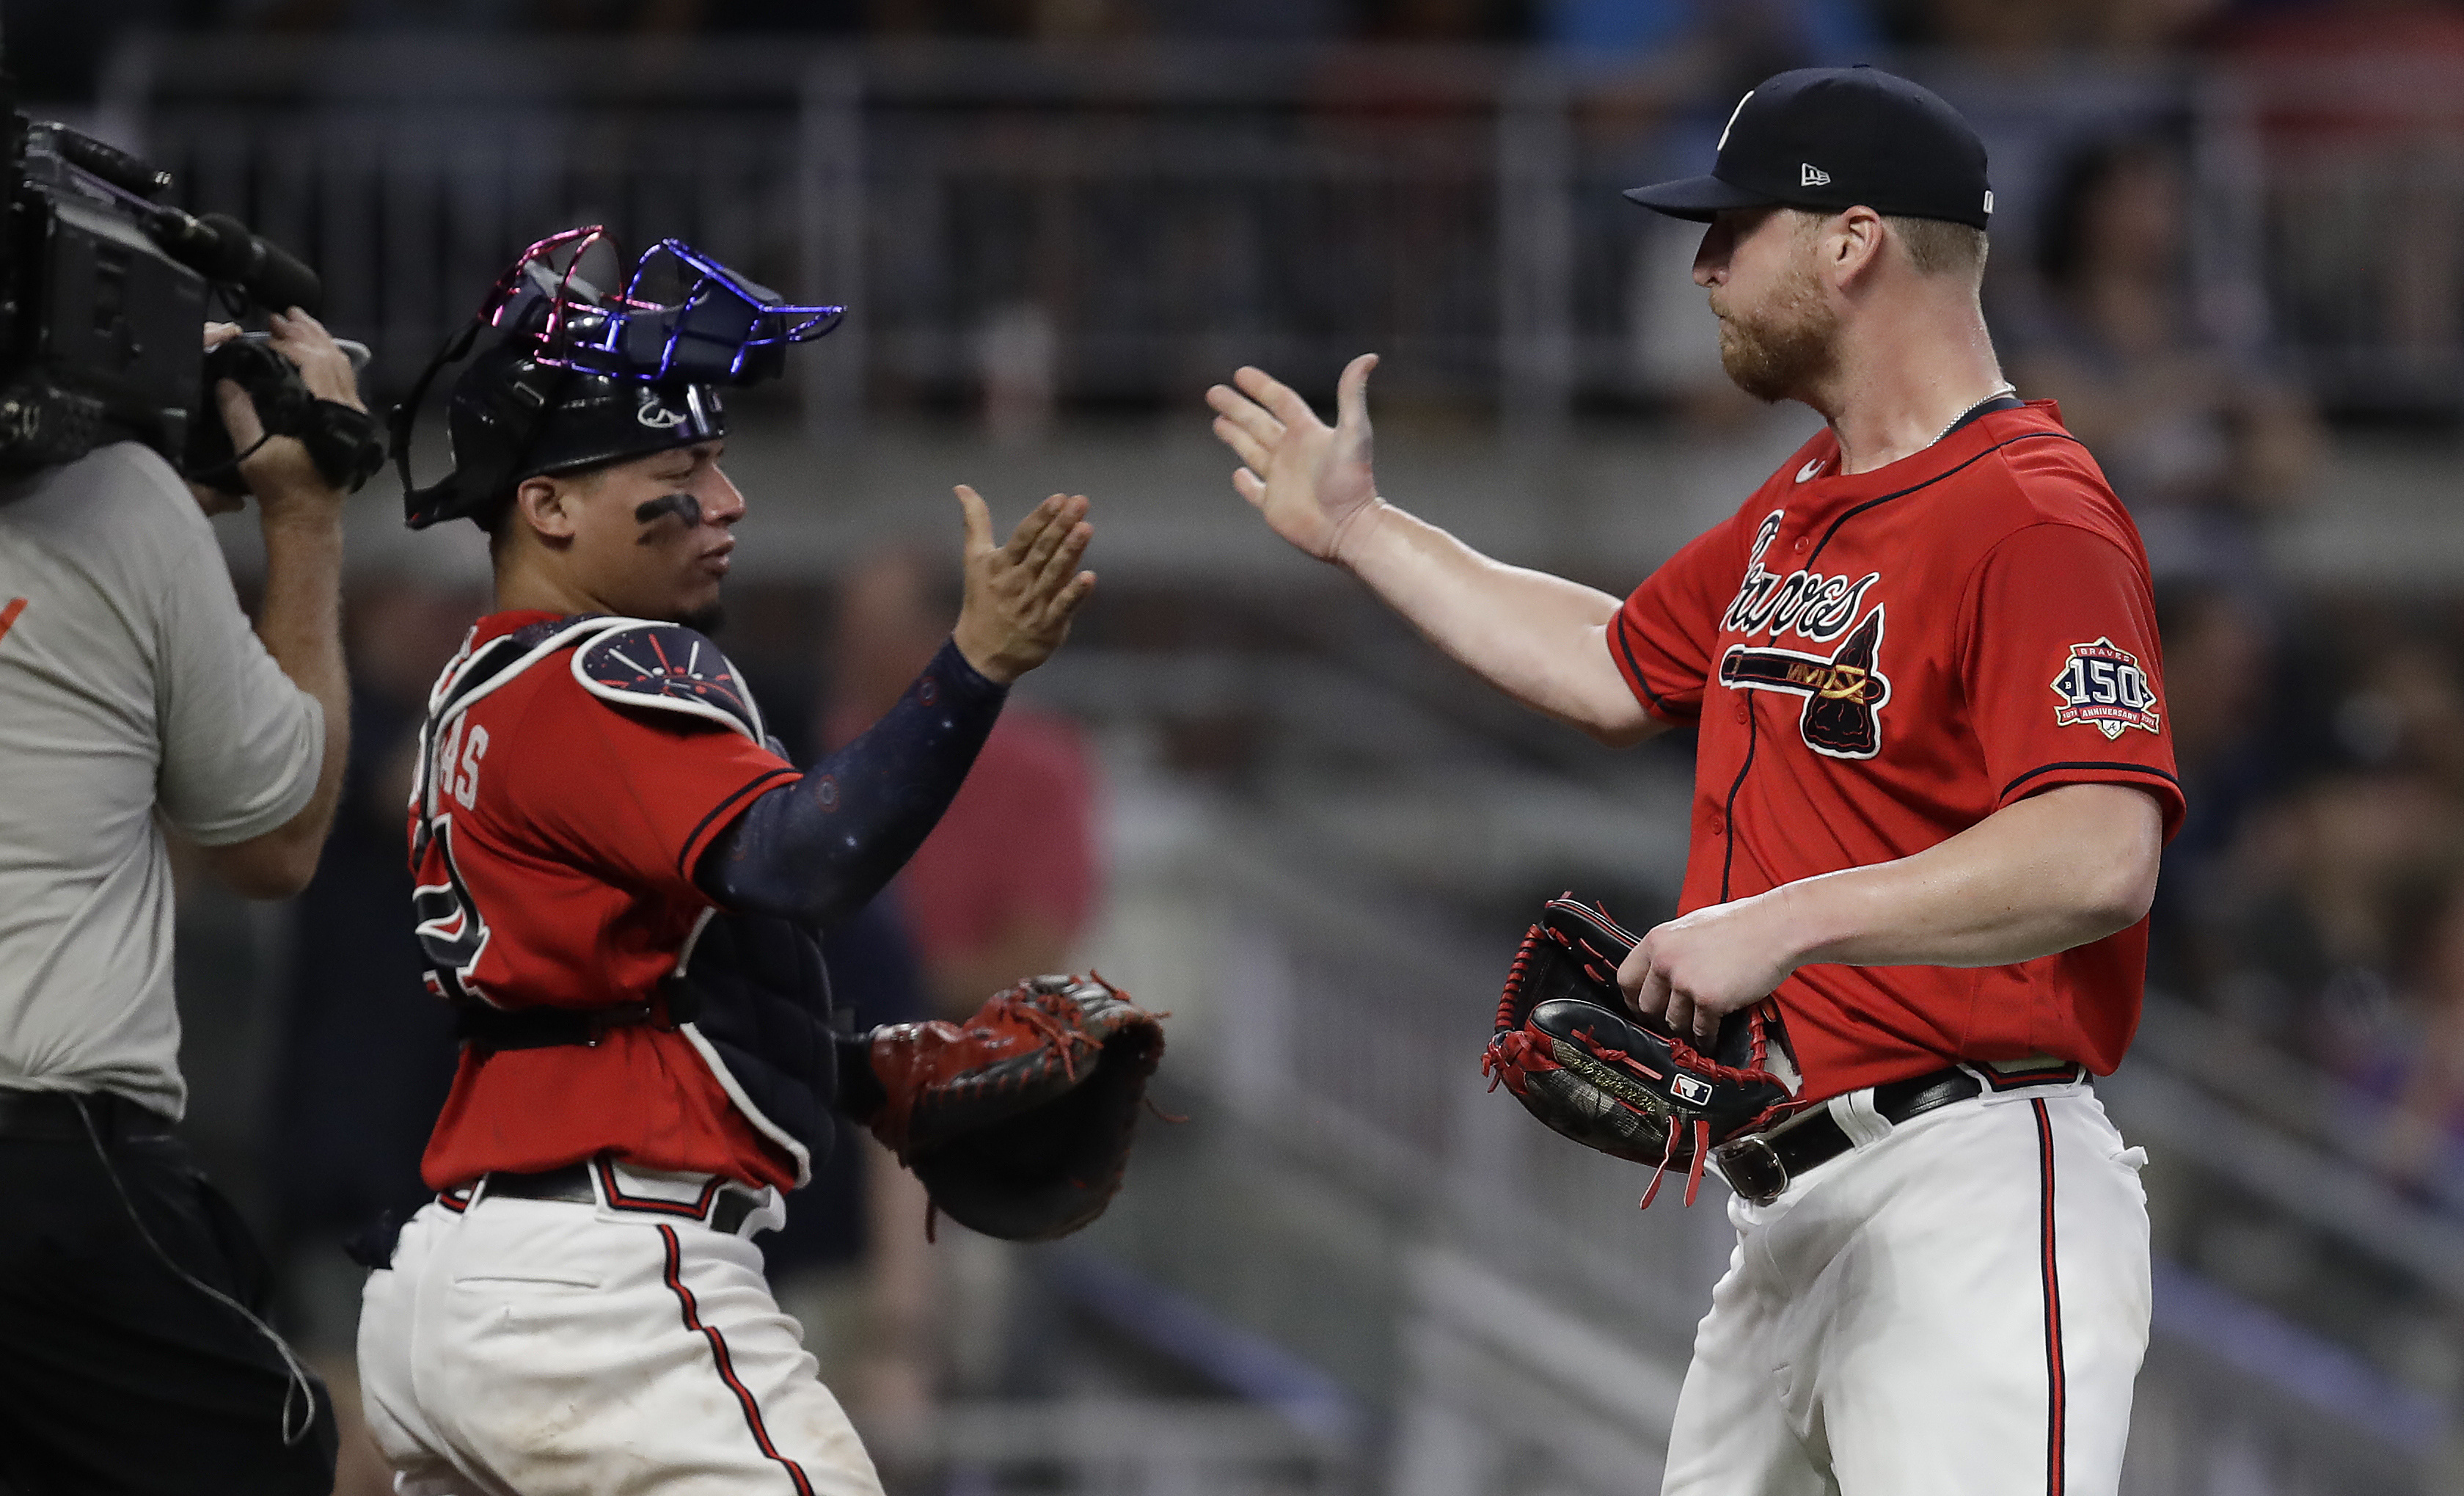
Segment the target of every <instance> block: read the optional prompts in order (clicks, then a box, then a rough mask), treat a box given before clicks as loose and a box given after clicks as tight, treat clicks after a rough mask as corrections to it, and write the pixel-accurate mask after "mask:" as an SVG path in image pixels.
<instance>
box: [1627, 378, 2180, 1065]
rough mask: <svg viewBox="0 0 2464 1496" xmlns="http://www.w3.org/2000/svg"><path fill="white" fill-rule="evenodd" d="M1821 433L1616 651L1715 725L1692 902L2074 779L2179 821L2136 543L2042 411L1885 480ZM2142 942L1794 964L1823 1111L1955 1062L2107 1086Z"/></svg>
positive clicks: (1682, 709) (1822, 866) (1630, 672)
mask: <svg viewBox="0 0 2464 1496" xmlns="http://www.w3.org/2000/svg"><path fill="white" fill-rule="evenodd" d="M1838 465H1839V444H1838V441H1837V438H1836V437H1834V436H1833V435H1832V433H1831V432H1830V430H1829V429H1824V430H1823V431H1822V432H1821V433H1820V434H1819V435H1817V436H1815V438H1814V440H1812V441H1810V442H1808V443H1806V444H1805V446H1803V447H1802V448H1799V449H1798V450H1797V452H1796V454H1795V455H1794V456H1793V457H1791V458H1790V459H1789V460H1788V463H1787V464H1786V465H1785V466H1783V467H1782V468H1781V469H1780V470H1779V472H1777V473H1773V474H1772V475H1771V478H1770V479H1769V480H1768V481H1766V482H1765V483H1764V484H1763V486H1762V487H1761V488H1760V489H1758V490H1757V491H1756V492H1755V494H1754V495H1753V497H1752V498H1750V499H1749V500H1747V502H1746V504H1745V505H1744V507H1742V508H1741V509H1739V510H1738V511H1737V513H1736V516H1735V517H1733V518H1731V519H1729V520H1728V521H1727V522H1726V523H1724V524H1722V525H1719V526H1717V527H1715V528H1713V529H1712V530H1710V531H1708V532H1707V533H1705V534H1704V535H1703V536H1701V537H1699V538H1698V539H1695V540H1694V541H1693V542H1692V543H1691V544H1689V545H1687V546H1686V547H1685V548H1684V549H1683V550H1682V551H1680V552H1678V553H1677V555H1676V556H1674V557H1672V558H1670V559H1669V561H1667V563H1666V564H1664V565H1662V566H1661V568H1660V569H1659V570H1658V571H1657V572H1655V573H1653V574H1652V576H1651V578H1650V580H1649V581H1647V582H1645V583H1643V584H1642V585H1641V586H1640V587H1639V588H1637V589H1636V590H1635V593H1634V595H1633V596H1632V597H1630V598H1628V599H1627V600H1626V603H1625V606H1624V607H1623V608H1622V609H1621V610H1620V611H1619V612H1618V614H1617V618H1616V620H1615V621H1614V622H1613V623H1612V624H1611V626H1610V628H1609V649H1610V653H1611V654H1612V655H1614V656H1615V657H1616V660H1617V668H1618V670H1619V671H1622V672H1623V673H1624V675H1625V677H1626V682H1627V684H1628V685H1630V686H1631V687H1632V688H1633V689H1634V692H1635V694H1636V696H1637V697H1638V698H1639V699H1640V700H1641V702H1642V703H1643V705H1644V706H1645V707H1646V708H1647V709H1648V710H1649V711H1650V712H1651V714H1652V715H1654V716H1656V717H1658V718H1660V719H1661V720H1662V721H1665V722H1670V723H1674V724H1678V725H1681V726H1694V727H1698V728H1699V730H1700V736H1699V742H1698V746H1697V748H1696V760H1695V771H1694V773H1695V791H1694V803H1693V817H1692V836H1691V842H1690V845H1689V848H1688V855H1687V859H1686V869H1685V886H1684V891H1683V896H1682V898H1681V900H1680V904H1681V911H1691V910H1695V909H1700V908H1702V907H1704V906H1705V905H1709V904H1718V903H1723V902H1726V901H1727V900H1730V899H1737V898H1745V897H1748V896H1749V895H1752V894H1756V893H1761V892H1764V891H1768V890H1770V889H1773V888H1776V887H1778V886H1779V885H1781V884H1784V883H1793V882H1795V881H1796V880H1798V879H1800V878H1809V877H1813V876H1815V875H1816V874H1818V873H1825V872H1835V871H1837V870H1839V869H1844V868H1857V867H1863V866H1867V865H1870V864H1874V863H1880V862H1888V861H1891V860H1893V859H1895V858H1900V857H1905V856H1908V855H1910V854H1912V853H1915V852H1920V851H1923V850H1925V848H1926V847H1931V846H1933V845H1935V844H1936V843H1938V842H1941V841H1944V840H1946V839H1947V838H1948V837H1951V836H1953V835H1956V834H1957V833H1958V832H1960V831H1963V830H1966V829H1967V828H1968V827H1969V826H1971V825H1975V824H1976V823H1977V822H1979V821H1982V820H1984V819H1985V818H1986V817H1987V816H1990V815H1991V814H1992V813H1993V812H1994V811H1996V810H1998V809H2000V808H2001V807H2003V806H2004V805H2007V804H2009V803H2012V802H2013V801H2016V800H2021V799H2024V798H2026V797H2027V796H2030V795H2034V794H2036V793H2039V792H2041V791H2043V790H2047V789H2051V788H2053V787H2055V786H2056V785H2059V784H2076V783H2115V784H2127V785H2130V786H2132V787H2133V788H2137V789H2143V790H2145V791H2147V792H2148V793H2149V794H2152V795H2154V796H2155V797H2156V799H2157V800H2158V802H2159V803H2161V804H2162V805H2163V807H2164V816H2165V833H2166V835H2167V837H2170V836H2171V835H2172V833H2173V831H2174V830H2175V828H2176V827H2178V826H2179V825H2180V824H2181V818H2182V808H2183V803H2182V792H2181V787H2180V784H2179V782H2178V781H2176V780H2175V778H2174V775H2173V750H2172V741H2171V739H2170V737H2167V734H2166V730H2165V717H2164V706H2163V663H2162V659H2161V656H2160V654H2159V652H2158V648H2157V639H2156V609H2155V604H2154V601H2153V597H2152V594H2151V589H2150V586H2149V583H2148V575H2147V558H2146V553H2145V551H2144V550H2143V549H2142V548H2141V546H2140V543H2139V533H2138V531H2137V529H2136V528H2135V527H2134V526H2133V525H2132V524H2131V522H2130V518H2129V516H2128V515H2126V514H2125V513H2123V508H2122V505H2121V503H2120V501H2118V500H2117V499H2116V498H2115V497H2114V496H2113V492H2112V490H2111V489H2110V488H2108V487H2107V486H2106V484H2105V481H2104V475H2103V473H2101V472H2100V471H2099V470H2098V468H2097V465H2096V462H2095V460H2094V459H2093V458H2091V457H2090V456H2089V455H2088V453H2087V450H2086V449H2085V448H2084V447H2082V446H2080V445H2079V441H2078V440H2077V439H2076V438H2074V437H2072V436H2071V435H2069V433H2067V432H2066V431H2064V430H2063V429H2062V427H2061V419H2060V412H2059V411H2058V410H2057V408H2056V407H2054V405H2053V403H2052V402H2051V401H2035V402H2031V403H2030V404H2028V405H2027V406H2025V407H2017V408H2009V409H2004V410H1999V411H1992V412H1989V413H1988V414H1985V415H1983V416H1980V417H1978V418H1977V419H1975V420H1973V421H1970V422H1969V423H1968V424H1967V425H1966V426H1963V427H1961V428H1960V429H1958V430H1956V431H1953V432H1952V433H1951V434H1949V435H1948V436H1946V437H1945V438H1943V439H1942V440H1941V441H1938V442H1936V443H1935V444H1934V445H1933V446H1931V447H1928V448H1926V449H1925V451H1920V452H1917V453H1915V454H1914V455H1912V456H1908V457H1904V458H1902V459H1901V460H1900V461H1898V462H1895V463H1892V464H1891V465H1890V466H1888V467H1885V468H1880V469H1877V470H1875V471H1874V472H1871V473H1858V474H1856V475H1854V476H1842V475H1840V473H1838ZM2146 958H2147V926H2146V923H2145V921H2144V920H2143V921H2141V922H2140V923H2139V924H2137V925H2135V926H2133V927H2132V928H2130V929H2128V930H2125V931H2123V932H2121V933H2119V934H2117V935H2108V936H2106V937H2105V938H2103V939H2101V940H2097V941H2092V942H2090V943H2089V944H2086V945H2083V946H2079V947H2078V948H2076V949H2073V950H2069V951H2064V952H2061V953H2059V954H2058V955H2054V956H2047V957H2040V958H2038V959H2036V960H2033V961H2022V962H2020V963H2018V964H2016V965H2012V966H1991V967H1979V968H1956V967H1947V966H1887V967H1885V966H1843V965H1810V966H1804V967H1800V968H1798V969H1797V971H1795V972H1794V973H1793V974H1792V975H1791V976H1790V977H1789V978H1788V979H1787V980H1785V981H1783V982H1781V983H1780V985H1779V988H1778V990H1777V991H1776V992H1775V993H1774V994H1773V997H1774V998H1775V999H1776V1001H1777V1002H1778V1005H1779V1008H1780V1011H1781V1013H1782V1015H1783V1016H1784V1018H1785V1019H1786V1022H1787V1026H1788V1032H1789V1036H1790V1038H1791V1040H1792V1041H1793V1045H1794V1048H1795V1053H1796V1059H1797V1063H1798V1066H1799V1067H1800V1068H1801V1069H1802V1070H1803V1072H1804V1075H1805V1081H1806V1090H1805V1094H1806V1095H1807V1096H1808V1097H1809V1098H1815V1099H1818V1098H1821V1097H1825V1096H1832V1095H1837V1094H1838V1093H1840V1092H1842V1091H1847V1090H1854V1089H1858V1088H1859V1087H1864V1086H1873V1085H1877V1084H1880V1083H1881V1082H1884V1081H1890V1080H1898V1079H1902V1078H1903V1077H1906V1076H1911V1075H1918V1074H1922V1073H1924V1072H1925V1071H1927V1070H1932V1069H1937V1068H1940V1067H1942V1066H1944V1065H1946V1064H1948V1063H1950V1062H1952V1061H1955V1060H2003V1059H2019V1058H2023V1057H2025V1056H2028V1055H2032V1054H2039V1053H2041V1054H2049V1055H2055V1056H2058V1057H2059V1058H2062V1059H2065V1060H2073V1061H2077V1062H2079V1063H2080V1064H2082V1065H2085V1066H2087V1067H2089V1068H2090V1069H2092V1070H2094V1071H2095V1072H2097V1073H2098V1074H2109V1073H2111V1071H2112V1069H2113V1067H2115V1066H2116V1065H2117V1064H2119V1063H2120V1062H2121V1059H2122V1054H2123V1049H2124V1048H2126V1047H2127V1046H2128V1045H2129V1043H2130V1037H2131V1034H2132V1033H2133V1032H2134V1031H2135V1030H2136V1029H2137V1027H2138V1023H2139V1003H2140V993H2141V986H2142V983H2143V981H2144V979H2145V971H2146Z"/></svg>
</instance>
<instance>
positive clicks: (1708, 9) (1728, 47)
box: [1536, 0, 1882, 109]
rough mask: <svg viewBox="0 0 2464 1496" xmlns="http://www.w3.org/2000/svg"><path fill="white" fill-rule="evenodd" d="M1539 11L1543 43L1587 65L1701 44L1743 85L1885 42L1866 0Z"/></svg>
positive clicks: (1556, 3) (1542, 4)
mask: <svg viewBox="0 0 2464 1496" xmlns="http://www.w3.org/2000/svg"><path fill="white" fill-rule="evenodd" d="M1538 10H1539V17H1538V26H1537V28H1536V30H1537V32H1538V34H1539V36H1540V38H1541V39H1542V40H1544V41H1546V42H1548V43H1550V44H1551V46H1553V47H1555V48H1556V49H1557V50H1558V51H1560V52H1563V53H1567V54H1569V55H1573V57H1575V58H1577V59H1579V60H1585V61H1608V60H1611V59H1616V58H1632V59H1634V60H1636V61H1644V60H1647V59H1649V58H1651V57H1653V56H1656V55H1663V54H1666V53H1668V52H1670V51H1673V50H1675V49H1678V48H1681V47H1684V46H1686V45H1688V44H1689V43H1693V42H1696V41H1698V40H1699V41H1705V42H1708V43H1710V44H1711V45H1713V46H1714V47H1716V48H1717V49H1718V51H1719V53H1720V54H1721V55H1722V56H1723V57H1724V58H1725V62H1724V64H1723V65H1722V67H1721V68H1720V72H1721V74H1722V75H1723V76H1729V77H1742V78H1743V79H1744V80H1745V81H1744V83H1743V84H1741V85H1740V86H1750V85H1751V84H1752V83H1753V82H1754V81H1756V80H1758V79H1760V78H1764V77H1769V76H1770V75H1771V74H1773V73H1777V72H1782V71H1784V70H1786V69H1789V68H1798V67H1817V66H1840V65H1845V64H1848V63H1852V62H1860V61H1865V60H1868V59H1870V58H1871V57H1872V56H1873V55H1874V53H1875V51H1876V50H1877V49H1878V48H1879V47H1881V44H1882V33H1881V28H1880V27H1879V26H1877V25H1876V23H1875V17H1874V15H1873V12H1872V11H1871V9H1870V8H1869V7H1868V6H1867V5H1866V4H1864V3H1863V0H1539V7H1538ZM1722 107H1723V108H1724V109H1725V108H1726V107H1727V104H1726V103H1723V105H1722Z"/></svg>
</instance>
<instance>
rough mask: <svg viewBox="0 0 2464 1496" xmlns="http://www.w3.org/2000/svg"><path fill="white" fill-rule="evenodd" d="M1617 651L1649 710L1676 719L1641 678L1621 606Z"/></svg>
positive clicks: (1647, 682)
mask: <svg viewBox="0 0 2464 1496" xmlns="http://www.w3.org/2000/svg"><path fill="white" fill-rule="evenodd" d="M1617 652H1618V653H1619V654H1622V655H1624V656H1625V668H1626V674H1627V678H1628V679H1630V680H1632V681H1633V682H1634V686H1635V689H1636V690H1637V691H1639V692H1641V693H1643V695H1644V696H1645V697H1646V698H1648V699H1649V701H1650V704H1651V710H1653V711H1654V712H1657V713H1659V714H1660V715H1661V720H1662V721H1668V722H1674V721H1676V720H1677V714H1676V713H1674V712H1671V711H1670V710H1669V709H1668V708H1667V707H1666V706H1665V705H1663V704H1662V703H1661V699H1660V693H1659V692H1656V691H1654V690H1652V689H1651V683H1650V682H1649V681H1647V680H1644V679H1643V678H1642V662H1641V661H1640V660H1638V659H1636V658H1635V657H1634V643H1633V641H1632V640H1630V639H1628V638H1627V637H1626V622H1625V609H1624V608H1622V607H1620V608H1618V609H1617ZM1697 715H1699V714H1697Z"/></svg>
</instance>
